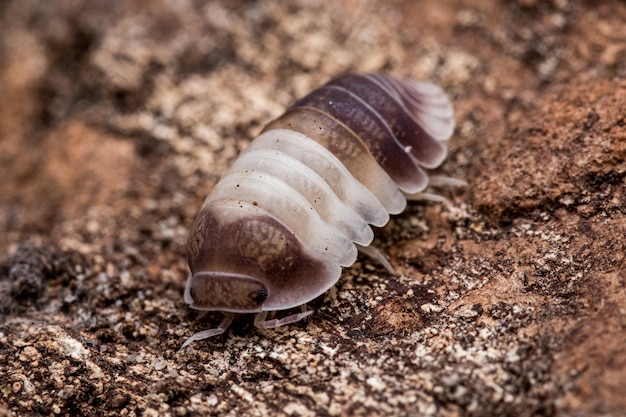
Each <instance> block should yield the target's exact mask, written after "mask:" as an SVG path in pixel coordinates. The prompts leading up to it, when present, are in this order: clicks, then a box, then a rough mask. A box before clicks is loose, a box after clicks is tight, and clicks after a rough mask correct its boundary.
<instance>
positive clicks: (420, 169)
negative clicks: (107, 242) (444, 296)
mask: <svg viewBox="0 0 626 417" xmlns="http://www.w3.org/2000/svg"><path fill="white" fill-rule="evenodd" d="M454 124H455V123H454V115H453V108H452V104H451V103H450V101H449V99H448V97H447V96H446V94H445V93H444V92H443V91H442V90H441V89H440V88H439V87H437V86H435V85H434V84H430V83H424V82H417V81H412V80H399V79H396V78H393V77H391V76H388V75H383V74H348V75H344V76H341V77H338V78H335V79H333V80H331V81H330V82H328V83H327V84H325V85H324V86H322V87H320V88H318V89H316V90H314V91H313V92H311V93H310V94H309V95H307V96H306V97H304V98H302V99H300V100H298V101H296V102H295V103H294V104H293V105H292V106H291V107H289V108H288V109H287V111H286V112H285V113H284V114H283V115H282V116H280V117H279V118H278V119H276V120H274V121H272V122H270V123H269V124H268V125H267V126H266V127H265V129H264V130H263V132H262V133H261V134H260V136H258V137H257V138H256V139H255V140H254V141H253V142H252V143H251V144H250V146H249V147H248V149H246V150H245V151H244V152H243V153H242V154H241V155H240V156H239V158H238V159H237V160H236V161H235V163H234V164H233V165H232V167H231V168H230V169H229V170H228V171H227V172H226V173H225V175H224V176H223V177H222V179H221V180H220V181H219V182H218V183H217V185H216V186H215V188H214V190H213V191H212V192H211V193H210V194H209V196H208V197H207V198H206V200H205V201H204V204H203V205H202V208H201V209H200V212H199V213H198V216H197V217H196V220H195V223H194V224H193V226H192V229H191V233H190V237H189V240H188V244H187V252H188V261H189V268H190V271H191V273H190V275H189V278H188V280H187V285H186V288H185V295H184V296H185V301H186V302H187V303H188V304H189V306H190V307H191V308H194V309H198V310H207V311H221V312H222V313H223V314H224V315H225V318H224V320H223V321H222V323H221V324H220V325H219V326H218V327H217V328H214V329H209V330H205V331H202V332H199V333H196V334H194V335H193V336H192V337H191V338H190V339H188V340H187V341H186V342H185V344H184V345H183V346H186V345H187V344H189V343H191V342H193V341H195V340H201V339H204V338H207V337H211V336H214V335H217V334H220V333H223V332H224V331H225V330H226V328H227V327H228V326H229V325H230V323H231V321H232V319H233V315H234V313H257V315H256V318H255V321H254V323H255V325H256V326H257V327H261V328H269V327H278V326H281V325H284V324H288V323H293V322H296V321H298V320H301V319H302V318H304V317H306V316H308V315H309V314H311V313H312V311H311V310H307V309H306V303H307V302H309V301H311V300H313V299H315V298H316V297H318V296H320V295H321V294H323V293H324V292H326V291H327V290H329V289H330V288H331V287H332V286H333V285H334V284H335V283H336V282H337V280H338V279H339V277H340V275H341V267H348V266H350V265H352V264H353V263H354V262H355V261H356V258H357V246H355V245H358V247H359V250H361V251H363V252H365V253H367V254H369V255H372V256H374V257H375V258H377V259H379V260H380V261H381V263H383V265H385V267H386V268H388V269H390V268H391V266H390V265H389V263H388V262H387V261H386V259H385V258H384V257H383V256H382V255H381V254H380V252H378V251H377V250H376V249H375V248H372V247H371V246H369V245H370V243H371V242H372V239H373V237H374V235H373V231H372V229H371V227H370V224H371V225H374V226H384V225H385V224H386V223H387V222H388V220H389V214H397V213H400V212H401V211H403V210H404V208H405V206H406V200H407V198H412V197H414V196H416V195H419V194H420V192H421V191H423V190H424V188H425V187H426V186H427V185H429V178H428V176H427V175H426V173H425V172H424V169H425V168H426V169H431V168H436V167H437V166H439V165H440V164H441V163H442V161H443V160H444V158H445V157H446V153H447V147H446V144H445V141H446V140H447V139H449V138H450V136H451V135H452V132H453V130H454ZM430 182H431V184H432V178H431V181H430ZM439 182H444V183H446V182H447V183H451V184H454V183H455V181H454V180H452V179H448V181H446V180H445V179H444V180H443V181H442V180H441V177H440V178H439ZM368 246H369V247H368ZM298 306H302V312H300V313H296V314H291V315H289V316H287V317H285V318H282V319H273V320H266V315H267V312H268V311H276V310H287V309H291V308H294V307H298Z"/></svg>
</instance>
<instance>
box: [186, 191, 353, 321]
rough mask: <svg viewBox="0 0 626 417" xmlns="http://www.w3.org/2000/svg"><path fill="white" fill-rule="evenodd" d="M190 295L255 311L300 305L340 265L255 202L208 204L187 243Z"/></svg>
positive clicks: (197, 303) (212, 306)
mask: <svg viewBox="0 0 626 417" xmlns="http://www.w3.org/2000/svg"><path fill="white" fill-rule="evenodd" d="M187 256H188V260H189V267H190V271H191V274H190V276H189V279H188V280H187V286H186V288H185V301H186V302H187V303H188V304H189V305H190V307H191V308H194V309H197V310H206V311H222V312H232V313H255V312H261V311H274V310H285V309H289V308H292V307H297V306H300V305H302V304H304V303H306V302H308V301H310V300H311V299H312V298H315V297H316V296H318V295H321V294H323V293H324V292H326V291H327V290H328V289H329V288H330V287H332V285H333V284H334V283H335V282H336V281H337V278H338V277H339V275H340V274H341V267H340V266H339V265H338V264H337V263H336V262H334V261H332V260H330V259H329V258H328V257H326V256H324V255H323V254H322V253H320V252H318V251H315V250H311V249H307V248H306V247H305V245H303V244H302V242H300V240H299V239H298V237H297V236H296V235H295V234H294V233H293V232H292V231H290V229H289V228H288V227H286V226H285V225H284V224H283V223H282V222H281V221H280V220H278V219H276V218H275V217H274V216H273V215H271V214H270V213H268V212H267V211H265V210H263V209H262V208H260V207H258V206H257V205H255V204H254V203H249V202H245V201H238V200H227V199H223V200H216V201H211V202H209V203H207V204H205V205H204V206H203V207H202V209H201V210H200V213H199V214H198V217H197V218H196V221H195V223H194V225H193V227H192V231H191V234H190V238H189V241H188V244H187Z"/></svg>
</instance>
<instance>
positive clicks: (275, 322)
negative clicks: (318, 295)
mask: <svg viewBox="0 0 626 417" xmlns="http://www.w3.org/2000/svg"><path fill="white" fill-rule="evenodd" d="M314 311H315V310H308V309H307V306H306V304H303V305H302V313H295V314H291V315H289V316H287V317H283V318H282V319H272V320H265V317H267V311H261V312H260V313H259V314H257V315H256V317H255V318H254V325H255V326H256V327H258V328H259V329H273V328H275V327H280V326H284V325H285V324H291V323H295V322H297V321H300V320H302V319H303V318H305V317H308V316H310V315H311V314H313V312H314Z"/></svg>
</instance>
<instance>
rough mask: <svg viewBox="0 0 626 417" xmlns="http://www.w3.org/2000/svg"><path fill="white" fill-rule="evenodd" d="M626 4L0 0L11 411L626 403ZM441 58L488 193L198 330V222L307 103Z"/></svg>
mask: <svg viewBox="0 0 626 417" xmlns="http://www.w3.org/2000/svg"><path fill="white" fill-rule="evenodd" d="M625 21H626V5H625V4H624V2H620V1H618V0H607V1H604V2H591V1H582V0H581V1H574V0H553V1H548V2H540V1H534V0H517V1H495V2H489V4H487V2H483V1H478V0H464V1H460V0H442V1H438V2H426V1H418V2H413V1H406V0H395V1H393V2H391V3H389V4H386V5H384V6H383V5H381V4H380V3H379V2H375V1H373V0H372V1H368V0H343V1H341V2H323V1H321V0H319V1H297V0H294V1H289V2H279V1H268V2H254V1H243V0H237V1H216V2H208V3H204V2H192V1H179V2H170V1H166V0H159V1H154V2H143V1H139V0H132V1H128V2H109V1H104V0H97V1H90V2H80V1H76V0H62V1H56V2H40V1H35V0H20V1H16V0H13V1H5V2H2V3H0V34H1V36H0V95H1V96H2V98H3V105H2V106H0V177H1V178H2V180H1V181H0V236H2V238H1V239H0V310H1V311H0V313H1V314H2V315H1V316H0V375H2V377H1V378H0V415H9V416H22V415H37V414H45V415H51V414H55V415H56V414H58V415H85V416H91V415H93V416H96V415H97V416H102V415H116V416H117V415H122V416H133V415H145V416H157V415H159V416H161V415H224V416H239V415H251V416H267V415H271V416H274V415H288V416H316V415H337V416H342V415H352V416H359V415H368V416H371V415H434V416H467V415H472V416H491V415H515V416H531V415H533V416H534V415H546V416H552V415H558V416H598V415H602V416H624V415H626V411H624V410H626V395H624V386H626V330H625V328H626V290H625V287H626V259H625V253H626V126H625V125H626V121H625V115H626V81H624V80H625V79H626V45H625V44H624V43H623V40H624V39H626V26H625V25H624V24H623V22H625ZM347 71H385V72H390V73H392V74H395V75H398V76H406V77H413V78H417V79H426V80H431V81H434V82H437V83H439V84H440V85H441V86H442V87H443V88H444V89H446V90H447V91H449V93H450V95H451V97H452V99H453V102H454V104H455V107H456V109H457V123H458V128H457V130H456V133H455V135H454V137H453V139H452V140H451V142H450V145H451V149H450V156H449V158H448V160H447V161H446V163H445V164H444V165H443V167H442V168H441V172H443V173H445V174H447V175H451V176H454V177H459V178H465V179H467V181H468V183H469V185H468V187H466V188H464V189H461V190H450V189H444V190H440V191H439V192H441V193H443V194H444V195H446V196H447V197H448V198H449V201H448V202H447V203H444V204H434V203H427V204H417V203H416V204H411V205H410V206H409V208H408V209H407V211H406V212H404V213H403V214H402V215H400V216H396V217H394V218H393V219H392V221H391V222H390V223H389V224H388V225H387V226H386V227H385V228H383V229H382V230H378V231H377V239H376V242H375V244H376V245H377V246H378V247H380V248H381V249H384V250H385V252H386V253H387V254H388V255H389V257H390V259H391V262H392V264H393V265H394V267H395V268H396V271H397V275H395V276H394V275H390V274H388V273H386V272H385V270H384V269H383V268H381V267H380V266H379V265H377V264H374V263H372V262H370V261H369V260H368V259H363V260H361V261H359V262H358V263H357V264H356V265H355V266H354V267H352V268H350V269H347V270H345V273H344V275H343V277H342V278H341V280H340V281H339V283H338V285H337V296H336V298H334V299H333V298H332V297H324V298H322V299H320V300H317V301H316V302H315V305H316V307H317V311H316V312H315V313H314V314H313V315H312V316H311V318H310V319H308V320H307V321H305V322H303V323H297V324H295V325H290V326H286V327H282V328H279V329H275V330H257V329H255V328H254V327H253V326H252V317H246V316H243V317H240V318H238V319H237V320H236V321H235V323H234V324H233V325H232V327H231V329H229V331H228V332H227V333H225V334H224V335H223V336H219V337H216V338H214V339H209V340H206V341H202V342H197V343H194V344H192V345H191V346H190V347H188V348H185V349H183V350H179V349H180V346H181V344H182V342H183V341H184V340H185V339H186V338H187V337H189V336H190V335H191V334H193V333H194V332H196V331H199V330H203V329H205V328H208V327H212V326H214V325H215V324H217V322H218V321H219V314H208V315H206V317H201V316H200V315H198V314H197V313H195V312H190V311H188V309H187V308H186V305H185V303H184V301H183V299H182V291H183V287H184V280H185V277H186V265H185V260H184V245H185V239H186V234H187V230H188V228H189V226H190V225H191V223H192V221H193V218H194V215H195V213H196V211H197V210H198V208H199V207H200V205H201V202H202V200H203V199H204V197H205V196H206V194H207V193H208V192H209V191H210V190H211V188H212V187H213V185H214V184H215V182H216V181H217V179H218V178H219V176H220V175H221V174H222V173H223V172H224V171H225V170H226V168H227V167H228V165H229V163H230V162H232V160H233V159H234V158H235V157H236V155H237V154H238V153H239V152H240V151H241V150H242V149H244V148H245V147H246V145H247V144H248V143H249V141H250V140H251V139H252V138H253V137H254V136H255V135H256V134H258V132H259V131H260V129H261V128H262V126H263V125H264V124H265V123H267V122H268V121H270V120H271V119H272V118H274V117H276V116H278V115H279V114H280V113H281V112H282V111H283V109H284V108H285V107H286V106H287V105H289V103H290V102H291V101H293V100H294V99H296V98H298V97H301V96H302V95H304V94H306V93H307V92H308V91H310V90H311V89H313V88H315V87H316V86H318V85H320V84H322V83H323V82H325V81H326V80H327V79H328V78H330V77H332V76H334V75H337V74H339V73H342V72H347Z"/></svg>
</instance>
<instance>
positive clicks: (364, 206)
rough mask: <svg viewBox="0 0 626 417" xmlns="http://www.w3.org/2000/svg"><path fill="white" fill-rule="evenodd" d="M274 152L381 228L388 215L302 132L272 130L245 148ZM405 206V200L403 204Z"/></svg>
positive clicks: (369, 192)
mask: <svg viewBox="0 0 626 417" xmlns="http://www.w3.org/2000/svg"><path fill="white" fill-rule="evenodd" d="M248 149H250V150H253V149H275V150H279V151H282V152H284V153H286V154H287V155H290V156H292V157H293V158H295V159H297V160H299V161H300V162H302V163H303V164H304V165H306V166H307V167H309V168H310V169H312V170H313V171H315V172H316V173H317V174H318V175H319V176H320V177H321V178H322V179H323V180H324V181H325V182H326V183H327V184H328V186H329V187H330V188H331V189H332V190H333V191H334V192H335V194H336V195H337V197H339V199H340V200H341V201H343V202H344V203H345V204H346V205H347V206H349V207H351V208H352V209H353V210H354V211H356V212H357V213H359V215H360V216H361V217H362V218H363V219H367V222H368V223H370V224H373V225H374V226H384V225H385V224H387V222H388V221H389V212H387V210H386V209H385V207H384V206H383V205H382V204H381V202H380V201H379V200H378V199H377V198H376V197H375V196H374V195H373V194H372V192H371V191H370V190H368V189H367V187H365V186H364V185H363V184H361V183H360V182H359V181H357V180H356V179H355V178H354V177H353V176H352V174H350V172H349V171H348V170H347V168H346V167H345V166H344V165H343V164H342V163H341V161H340V160H339V159H337V157H336V156H335V155H333V154H332V152H330V151H329V150H328V149H326V148H325V147H323V146H322V145H320V144H319V143H317V142H316V141H314V140H313V139H311V138H309V137H308V136H306V135H303V134H302V133H299V132H295V131H292V130H287V129H274V130H269V131H267V132H265V133H263V134H262V135H261V136H259V137H258V138H256V139H255V140H254V141H253V142H252V143H251V144H250V147H249V148H248ZM404 204H406V201H404Z"/></svg>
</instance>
